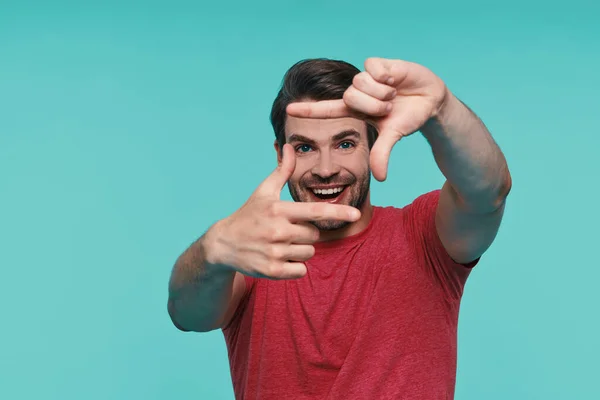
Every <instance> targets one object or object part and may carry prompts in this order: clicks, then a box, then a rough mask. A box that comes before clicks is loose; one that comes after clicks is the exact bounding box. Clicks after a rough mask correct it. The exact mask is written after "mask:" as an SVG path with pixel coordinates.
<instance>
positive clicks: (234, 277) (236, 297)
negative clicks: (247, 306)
mask: <svg viewBox="0 0 600 400" xmlns="http://www.w3.org/2000/svg"><path fill="white" fill-rule="evenodd" d="M212 229H214V228H211V230H209V231H208V232H207V233H206V234H204V235H203V236H202V237H201V238H200V239H198V240H197V241H196V242H194V243H193V244H192V245H191V246H190V247H189V248H188V249H187V250H186V251H185V252H184V253H183V254H181V256H179V258H178V259H177V261H176V263H175V265H174V267H173V271H172V273H171V279H170V281H169V300H168V311H169V316H170V317H171V320H172V322H173V324H174V325H175V326H176V327H177V328H178V329H180V330H182V331H195V332H208V331H211V330H214V329H218V328H222V327H223V326H225V325H226V324H227V323H228V322H229V320H230V319H231V317H232V316H233V314H234V313H235V309H236V308H237V306H238V304H239V302H240V299H241V298H242V296H243V294H244V291H245V288H246V285H245V282H244V276H243V275H242V274H240V273H238V272H236V271H235V270H234V269H233V268H231V267H228V266H225V265H221V264H218V263H216V260H213V259H211V257H214V256H213V255H212V254H211V250H213V251H214V249H215V242H214V241H213V240H212V236H211V234H212V233H213V230H212Z"/></svg>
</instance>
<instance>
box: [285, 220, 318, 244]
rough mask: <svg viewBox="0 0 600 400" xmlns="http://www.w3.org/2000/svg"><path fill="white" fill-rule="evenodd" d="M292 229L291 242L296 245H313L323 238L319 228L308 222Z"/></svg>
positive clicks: (296, 225) (300, 223)
mask: <svg viewBox="0 0 600 400" xmlns="http://www.w3.org/2000/svg"><path fill="white" fill-rule="evenodd" d="M292 228H293V229H292V232H291V233H292V240H291V242H292V243H295V244H313V243H315V242H317V241H318V240H319V237H320V236H321V233H320V231H319V228H317V227H316V226H314V225H312V224H310V223H308V222H299V223H296V224H292Z"/></svg>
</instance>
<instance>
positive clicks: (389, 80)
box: [386, 78, 394, 85]
mask: <svg viewBox="0 0 600 400" xmlns="http://www.w3.org/2000/svg"><path fill="white" fill-rule="evenodd" d="M386 83H387V84H388V85H393V84H394V78H388V80H387V81H386Z"/></svg>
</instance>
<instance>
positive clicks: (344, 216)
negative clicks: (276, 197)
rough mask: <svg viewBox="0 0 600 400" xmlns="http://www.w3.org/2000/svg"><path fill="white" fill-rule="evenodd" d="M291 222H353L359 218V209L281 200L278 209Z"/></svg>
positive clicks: (341, 205) (339, 205)
mask: <svg viewBox="0 0 600 400" xmlns="http://www.w3.org/2000/svg"><path fill="white" fill-rule="evenodd" d="M278 211H279V212H280V213H281V215H282V216H285V217H286V218H288V219H289V220H290V221H291V222H307V221H324V220H335V221H347V222H354V221H356V220H358V219H359V218H360V211H359V210H358V209H357V208H355V207H352V206H347V205H343V204H329V203H318V202H306V203H302V202H288V201H285V202H281V203H280V204H279V210H278Z"/></svg>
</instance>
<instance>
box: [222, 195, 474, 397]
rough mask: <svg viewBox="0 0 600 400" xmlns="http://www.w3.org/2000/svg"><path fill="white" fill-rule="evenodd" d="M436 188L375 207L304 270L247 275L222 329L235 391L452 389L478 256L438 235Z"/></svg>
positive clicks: (428, 392)
mask: <svg viewBox="0 0 600 400" xmlns="http://www.w3.org/2000/svg"><path fill="white" fill-rule="evenodd" d="M437 195H438V193H437V192H432V193H429V194H427V195H425V196H423V197H422V198H420V199H419V202H417V204H414V205H410V206H408V207H406V208H403V209H399V208H392V207H387V208H382V207H375V209H374V213H373V218H372V220H371V223H370V224H369V226H368V227H367V229H365V230H364V231H363V232H361V233H360V234H358V235H355V236H352V237H350V238H346V239H342V240H339V241H335V242H327V243H319V244H318V245H317V252H316V255H315V256H314V257H313V258H312V259H311V260H309V262H308V263H307V269H308V274H307V275H306V276H305V277H304V278H302V279H298V280H286V281H272V280H266V279H254V278H249V277H246V283H247V286H248V292H247V296H246V297H245V298H244V299H243V300H242V303H241V305H240V308H239V310H238V313H237V314H236V316H235V318H234V319H233V320H232V322H231V324H230V326H228V327H227V328H226V329H224V331H223V332H224V334H225V338H226V342H227V346H228V350H229V355H230V363H231V371H232V378H233V383H234V390H235V393H236V398H238V399H295V400H299V399H314V398H319V399H331V400H334V399H344V400H348V399H363V398H364V399H375V398H376V399H452V398H453V393H454V383H455V371H456V331H457V329H456V328H457V321H458V310H459V303H460V298H461V296H462V288H463V286H464V283H465V281H466V278H467V276H468V273H469V271H470V267H472V265H471V266H469V267H465V266H461V265H457V264H455V263H454V262H453V261H452V260H451V259H450V258H449V257H448V256H447V254H445V252H444V250H443V248H442V247H441V243H439V241H436V239H437V236H435V229H434V228H432V226H433V225H431V224H432V223H433V219H432V214H431V213H432V212H435V205H436V204H437ZM432 229H433V231H432Z"/></svg>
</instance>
